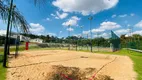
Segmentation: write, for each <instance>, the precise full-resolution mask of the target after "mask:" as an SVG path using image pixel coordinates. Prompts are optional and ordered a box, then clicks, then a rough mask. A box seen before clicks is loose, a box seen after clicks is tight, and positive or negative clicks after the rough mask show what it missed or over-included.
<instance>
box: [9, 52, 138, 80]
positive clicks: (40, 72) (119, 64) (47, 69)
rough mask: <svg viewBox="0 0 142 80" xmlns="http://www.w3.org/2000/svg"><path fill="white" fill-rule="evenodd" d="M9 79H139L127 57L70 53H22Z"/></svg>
mask: <svg viewBox="0 0 142 80" xmlns="http://www.w3.org/2000/svg"><path fill="white" fill-rule="evenodd" d="M8 65H9V68H8V72H7V80H136V77H137V74H136V73H135V72H134V70H133V62H132V60H131V59H130V58H129V57H127V56H116V55H104V54H95V53H94V54H93V53H89V52H76V51H67V50H35V51H33V50H32V51H22V52H20V54H19V56H18V57H17V58H16V59H15V58H10V59H9V63H8Z"/></svg>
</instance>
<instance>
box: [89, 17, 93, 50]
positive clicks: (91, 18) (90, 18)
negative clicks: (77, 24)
mask: <svg viewBox="0 0 142 80" xmlns="http://www.w3.org/2000/svg"><path fill="white" fill-rule="evenodd" d="M88 19H89V20H90V34H91V39H90V46H91V52H93V51H92V31H91V30H92V20H93V17H92V16H90V17H89V18H88Z"/></svg>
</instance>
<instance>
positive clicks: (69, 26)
mask: <svg viewBox="0 0 142 80" xmlns="http://www.w3.org/2000/svg"><path fill="white" fill-rule="evenodd" d="M70 29H71V25H70V24H69V25H68V36H69V37H68V38H69V50H70V31H71V30H70Z"/></svg>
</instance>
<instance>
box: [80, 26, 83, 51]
mask: <svg viewBox="0 0 142 80" xmlns="http://www.w3.org/2000/svg"><path fill="white" fill-rule="evenodd" d="M80 28H81V37H80V42H81V43H82V38H83V26H80ZM81 45H82V47H83V44H81ZM81 49H82V48H81Z"/></svg>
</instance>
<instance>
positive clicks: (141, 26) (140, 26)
mask: <svg viewBox="0 0 142 80" xmlns="http://www.w3.org/2000/svg"><path fill="white" fill-rule="evenodd" d="M135 27H139V28H142V20H141V21H140V22H138V23H137V24H136V25H135Z"/></svg>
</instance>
